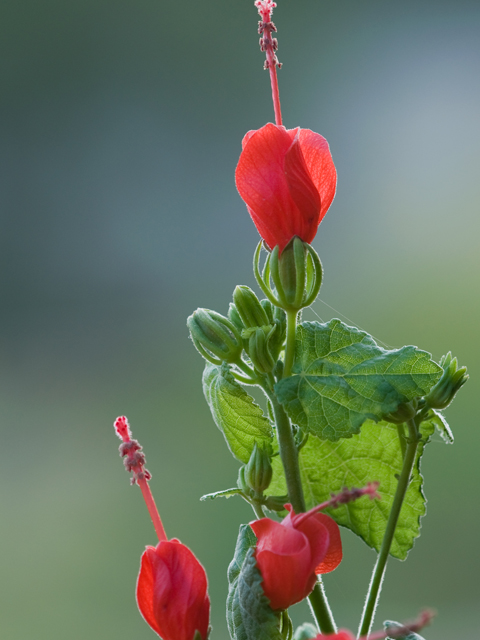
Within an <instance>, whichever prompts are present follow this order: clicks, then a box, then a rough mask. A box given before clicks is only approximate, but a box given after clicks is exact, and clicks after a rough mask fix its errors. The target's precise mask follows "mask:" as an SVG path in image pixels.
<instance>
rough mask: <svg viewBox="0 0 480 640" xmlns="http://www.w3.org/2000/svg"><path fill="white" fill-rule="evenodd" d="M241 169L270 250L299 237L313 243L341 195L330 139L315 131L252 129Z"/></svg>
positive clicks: (243, 188) (239, 178)
mask: <svg viewBox="0 0 480 640" xmlns="http://www.w3.org/2000/svg"><path fill="white" fill-rule="evenodd" d="M242 149H243V150H242V153H241V155H240V159H239V161H238V165H237V169H236V171H235V181H236V185H237V189H238V192H239V193H240V196H241V197H242V199H243V200H244V202H245V204H246V205H247V209H248V211H249V213H250V215H251V217H252V220H253V222H254V223H255V226H256V227H257V230H258V232H259V234H260V235H261V237H262V238H263V239H264V240H265V242H266V243H267V245H268V246H269V247H270V249H273V248H274V247H276V246H277V245H278V246H279V249H280V251H282V250H283V249H284V248H285V247H286V245H287V244H288V243H289V242H290V240H291V239H292V238H293V237H294V236H298V237H299V238H301V240H303V241H304V242H308V243H311V242H312V240H313V239H314V237H315V235H316V233H317V228H318V225H319V224H320V222H321V220H322V219H323V217H324V216H325V214H326V213H327V210H328V208H329V207H330V205H331V203H332V200H333V198H334V196H335V189H336V184H337V173H336V170H335V165H334V164H333V160H332V156H331V154H330V149H329V146H328V142H327V141H326V140H325V138H323V137H322V136H321V135H320V134H318V133H315V132H313V131H310V130H309V129H300V128H296V129H285V127H283V126H278V125H275V124H271V123H269V124H266V125H265V126H264V127H262V128H261V129H258V130H257V131H249V132H248V133H247V134H246V135H245V137H244V138H243V142H242Z"/></svg>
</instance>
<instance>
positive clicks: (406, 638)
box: [383, 620, 424, 640]
mask: <svg viewBox="0 0 480 640" xmlns="http://www.w3.org/2000/svg"><path fill="white" fill-rule="evenodd" d="M383 626H384V628H385V631H386V632H387V633H388V631H389V630H391V631H395V630H398V629H402V628H403V625H402V624H400V623H399V622H393V621H392V620H385V622H384V623H383ZM385 640H392V639H390V636H388V635H387V637H386V638H385ZM394 640H424V638H422V636H419V635H418V633H414V632H413V631H410V632H409V633H407V635H403V636H399V635H397V634H395V635H394Z"/></svg>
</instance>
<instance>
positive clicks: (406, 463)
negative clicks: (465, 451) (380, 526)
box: [358, 417, 419, 637]
mask: <svg viewBox="0 0 480 640" xmlns="http://www.w3.org/2000/svg"><path fill="white" fill-rule="evenodd" d="M417 419H418V417H417ZM407 426H408V431H409V438H408V440H407V446H406V450H405V455H404V457H403V467H402V472H401V474H400V477H399V479H398V485H397V490H396V491H395V496H394V498H393V504H392V508H391V511H390V515H389V516H388V522H387V528H386V529H385V534H384V536H383V540H382V546H381V547H380V553H379V554H378V558H377V562H376V564H375V568H374V570H373V574H372V579H371V581H370V586H369V589H368V595H367V600H366V602H365V607H364V609H363V614H362V620H361V622H360V628H359V632H358V635H359V636H367V637H368V634H369V633H370V630H371V628H372V623H373V616H374V614H375V609H376V608H377V604H378V600H379V598H380V592H381V589H382V583H383V578H384V576H385V569H386V566H387V560H388V555H389V553H390V548H391V546H392V542H393V536H394V535H395V529H396V527H397V523H398V517H399V515H400V511H401V509H402V504H403V501H404V499H405V494H406V492H407V489H408V486H409V484H410V476H411V473H412V469H413V465H414V464H415V457H416V454H417V447H418V443H419V435H418V426H417V422H416V420H415V419H412V420H410V421H409V422H408V423H407Z"/></svg>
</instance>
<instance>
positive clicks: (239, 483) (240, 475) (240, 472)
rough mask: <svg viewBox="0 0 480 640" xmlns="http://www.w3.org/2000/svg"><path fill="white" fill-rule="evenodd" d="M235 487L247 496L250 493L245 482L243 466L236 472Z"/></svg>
mask: <svg viewBox="0 0 480 640" xmlns="http://www.w3.org/2000/svg"><path fill="white" fill-rule="evenodd" d="M237 487H238V488H239V489H240V490H241V491H243V493H246V494H247V495H249V494H250V493H251V490H250V487H249V486H248V485H247V481H246V480H245V465H242V466H241V467H240V469H239V470H238V478H237Z"/></svg>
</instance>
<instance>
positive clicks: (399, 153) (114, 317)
mask: <svg viewBox="0 0 480 640" xmlns="http://www.w3.org/2000/svg"><path fill="white" fill-rule="evenodd" d="M279 5H280V6H279V7H278V8H277V10H276V12H275V16H274V17H275V22H276V24H277V27H278V31H279V33H278V37H279V44H280V48H279V58H280V60H281V61H282V62H283V63H284V68H283V69H282V70H281V72H280V89H281V99H282V107H283V113H284V121H285V124H286V125H287V126H288V127H293V126H297V125H301V126H302V127H308V128H311V129H313V130H315V131H318V132H320V133H322V134H323V135H324V136H325V137H326V138H327V139H328V140H329V142H330V145H331V149H332V153H333V156H334V159H335V162H336V165H337V169H338V174H339V181H338V195H337V197H336V199H335V202H334V204H333V206H332V207H331V209H330V211H329V213H328V215H327V217H326V218H325V220H324V221H323V222H322V225H321V227H320V230H319V233H318V236H317V238H316V240H315V242H314V245H315V247H316V249H317V250H318V252H319V253H320V255H321V257H322V260H323V263H324V268H325V272H326V276H325V284H324V286H323V288H322V292H321V300H320V301H319V302H317V303H316V305H315V309H314V311H315V312H316V314H318V316H319V317H320V318H322V319H323V320H328V319H330V318H332V317H335V316H339V317H341V318H342V319H343V320H345V318H348V320H346V321H347V322H349V323H355V324H356V325H358V326H360V327H361V328H364V329H367V330H368V331H370V332H371V333H372V334H373V335H374V336H375V337H376V338H378V340H381V341H383V342H385V343H386V344H388V345H391V346H393V347H399V346H402V345H403V344H416V345H418V346H420V347H421V348H423V349H426V350H429V351H431V352H432V353H433V355H434V357H435V358H436V359H437V360H438V359H439V358H440V357H441V355H442V354H443V353H445V352H446V351H448V350H450V349H451V350H452V351H453V352H454V354H455V355H457V356H458V358H459V360H460V363H461V364H466V365H467V366H468V367H469V371H470V373H471V377H472V379H471V381H470V382H469V384H468V385H467V387H466V388H465V389H464V390H462V392H461V393H460V395H459V398H458V399H457V401H456V402H455V404H454V405H453V406H452V407H451V408H450V409H448V411H447V417H448V419H449V421H450V423H451V425H452V427H453V430H454V432H455V435H456V443H455V444H454V446H446V445H444V444H443V443H442V442H441V441H440V439H439V438H438V437H436V438H435V440H434V442H433V443H432V444H431V445H430V446H429V447H428V449H427V451H426V455H425V456H424V461H423V470H424V472H425V475H426V484H425V491H426V493H427V496H428V499H429V502H428V515H427V517H426V518H425V519H424V521H423V528H422V536H421V538H420V539H419V540H418V541H417V543H416V545H415V547H414V549H413V551H412V552H411V553H410V556H409V559H408V561H407V562H406V563H401V562H398V561H394V560H392V561H391V562H390V565H389V569H388V572H387V580H386V583H385V588H384V593H383V599H382V601H381V604H380V607H379V611H378V616H377V625H376V626H379V625H380V623H381V621H382V620H383V619H385V618H390V619H405V618H408V617H412V616H414V615H416V613H417V612H418V611H419V609H420V608H421V607H422V606H425V605H429V606H433V607H436V608H437V609H438V612H439V613H438V618H437V620H436V622H435V625H434V626H433V627H432V628H431V629H429V630H426V631H425V636H426V638H427V639H432V640H433V639H435V640H451V639H452V638H460V637H461V638H462V639H463V640H475V639H477V638H478V610H477V609H476V607H477V606H478V575H479V563H478V559H479V555H478V530H479V525H480V516H479V512H478V506H477V503H478V495H479V473H478V456H479V453H478V452H479V446H480V433H479V428H478V419H477V411H476V409H475V401H476V400H477V398H478V380H479V379H480V366H479V361H480V353H479V341H478V327H479V311H480V303H479V268H478V267H479V261H478V256H479V249H478V245H479V236H480V216H479V209H480V181H479V175H480V84H479V69H480V47H479V42H480V3H478V0H422V2H418V0H404V1H403V2H394V1H393V0H382V1H380V0H361V1H360V2H359V0H323V1H320V0H296V1H295V2H293V1H292V0H279ZM0 13H1V22H0V49H1V55H0V69H1V71H0V73H1V86H2V91H1V94H0V113H1V117H0V132H1V133H0V137H1V141H2V142H1V144H0V163H1V171H0V181H1V190H0V191H1V193H0V200H1V229H2V233H1V243H2V244H1V251H0V262H1V297H2V311H1V319H0V322H1V331H0V344H1V357H0V376H1V385H0V396H1V402H0V406H1V412H0V415H1V425H2V426H1V434H2V436H1V442H2V445H1V447H2V456H1V458H2V462H1V468H0V514H1V516H0V542H1V544H0V628H1V632H0V635H1V637H2V638H9V639H11V640H32V639H33V638H35V640H64V639H68V640H77V639H78V640H80V639H82V640H85V639H86V638H89V639H90V640H113V639H115V640H123V639H125V640H126V639H127V638H131V637H135V638H137V640H141V639H143V638H145V640H147V639H148V638H153V635H154V634H153V632H152V631H151V630H150V629H149V628H148V627H147V625H146V624H145V623H144V622H143V620H142V619H141V618H140V616H139V614H138V612H137V609H136V606H135V601H134V597H133V593H134V586H135V580H136V575H137V570H138V564H139V558H140V554H141V552H142V550H143V548H144V546H145V545H146V544H154V543H155V536H154V531H153V528H152V526H151V523H150V522H149V519H148V516H147V513H146V510H145V508H144V505H143V503H142V500H141V496H140V492H139V491H138V490H137V489H136V488H131V487H130V486H129V484H128V482H129V480H128V476H127V474H126V473H125V472H124V470H123V466H122V463H121V461H120V459H119V458H118V455H117V446H118V444H119V442H118V440H117V439H116V438H115V436H114V433H113V429H112V423H113V420H114V419H115V417H116V416H117V415H119V414H126V415H127V416H128V417H129V419H130V421H131V423H132V425H133V429H134V435H135V436H136V437H137V438H138V439H139V440H140V441H141V443H142V444H143V446H144V448H145V450H146V454H147V461H148V467H149V469H150V470H151V471H152V473H153V480H152V483H151V484H152V489H153V492H154V494H155V496H156V500H157V503H158V505H159V508H160V512H161V514H162V517H163V519H164V522H165V526H166V529H167V532H168V533H169V534H170V535H171V536H178V537H179V538H180V539H181V540H182V541H183V542H185V543H186V544H188V545H189V546H190V547H191V548H192V549H193V550H194V551H195V553H196V554H197V555H198V557H199V558H200V559H201V561H202V562H203V564H204V565H205V567H206V569H207V571H208V574H209V579H210V592H211V596H212V600H213V625H214V631H213V636H212V638H213V639H214V640H215V639H216V638H226V637H228V636H227V630H226V626H225V623H224V600H225V594H226V568H227V565H228V562H229V560H230V558H231V556H232V552H233V547H234V542H235V538H236V533H237V530H238V525H239V524H240V523H241V522H246V521H248V520H249V519H251V517H252V513H251V512H250V510H249V508H248V507H247V505H245V504H244V503H242V502H241V501H240V500H237V499H232V500H229V501H220V500H218V501H216V502H209V503H200V502H199V497H200V496H201V495H202V494H204V493H208V492H211V491H215V490H219V489H223V488H228V487H230V486H232V485H234V483H235V480H236V474H237V468H238V464H237V463H236V462H235V461H234V460H233V459H232V458H231V457H230V456H229V454H228V452H227V449H226V447H225V445H224V442H223V438H222V436H221V434H220V432H219V431H218V430H217V429H216V427H215V426H214V424H213V422H212V420H211V417H210V415H209V411H208V408H207V405H206V403H205V402H204V399H203V396H202V391H201V384H200V377H201V372H202V361H201V358H200V356H199V355H198V354H197V353H196V352H195V350H194V348H193V346H192V344H191V343H190V341H189V340H188V336H187V330H186V327H185V320H186V317H187V316H188V315H189V314H190V313H191V312H192V311H193V310H194V309H195V308H196V307H199V306H201V307H208V308H213V309H216V310H218V311H220V312H223V313H225V312H226V310H227V307H228V302H229V301H230V299H231V293H232V291H233V289H234V287H235V285H236V284H248V285H250V286H254V281H253V275H252V272H251V258H252V254H253V251H254V248H255V246H256V243H257V240H258V237H257V234H256V231H255V228H254V226H253V224H252V223H251V221H250V219H249V217H248V215H247V212H246V209H245V206H244V204H243V203H242V201H241V200H240V198H239V197H238V195H237V193H236V190H235V185H234V179H233V174H234V169H235V165H236V162H237V159H238V155H239V151H240V141H241V138H242V136H243V135H244V133H245V132H246V131H247V130H249V129H254V128H258V127H260V126H262V125H263V124H265V122H267V121H269V120H272V118H273V111H272V106H271V101H270V88H269V83H268V75H267V74H266V73H265V72H264V71H263V70H262V64H263V56H262V54H261V53H260V52H259V50H258V35H257V33H256V21H257V15H256V11H255V8H254V6H253V1H251V0H248V1H247V0H235V1H233V0H230V1H228V2H226V1H223V2H222V1H220V0H204V1H203V2H195V1H194V0H183V1H182V2H174V1H169V2H167V1H166V0H135V1H134V0H116V1H115V2H113V1H112V0H68V2H65V1H64V0H62V1H60V0H41V1H40V2H39V1H38V0H21V1H18V0H3V2H2V6H1V9H0ZM340 314H342V315H340ZM315 317H316V316H315V315H314V313H313V312H311V311H309V312H307V314H306V315H305V318H306V319H312V320H313V319H315ZM344 544H345V560H344V563H343V564H342V566H341V567H340V568H339V569H338V570H337V571H336V572H334V573H333V574H331V575H329V576H326V580H325V582H326V587H327V590H328V593H329V597H330V600H331V604H332V607H333V608H334V611H335V613H336V617H337V619H338V621H339V622H340V624H341V625H342V626H350V627H351V628H353V629H356V627H357V623H358V619H359V616H360V612H361V609H362V604H363V598H364V594H365V592H366V588H367V584H368V581H369V575H370V571H371V568H372V566H373V563H374V560H375V554H374V553H373V552H372V551H371V550H370V549H368V548H366V547H365V546H364V544H363V543H362V542H361V541H360V540H359V539H357V538H355V537H354V536H353V535H352V534H350V533H349V532H345V535H344ZM294 614H295V620H296V621H297V622H301V621H303V620H308V619H309V615H308V611H307V609H306V607H302V606H299V607H296V608H295V610H294Z"/></svg>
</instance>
